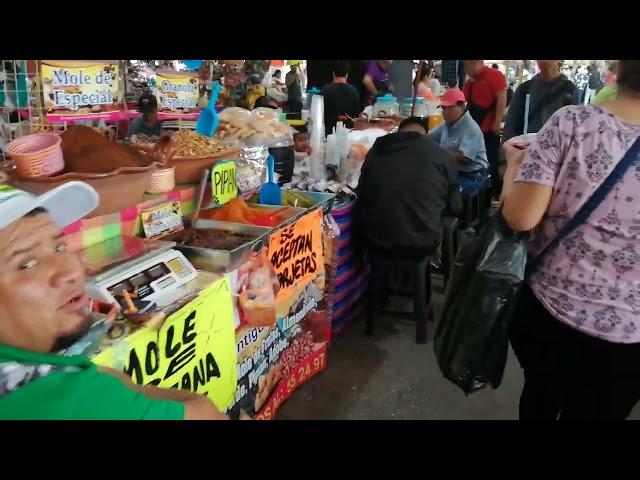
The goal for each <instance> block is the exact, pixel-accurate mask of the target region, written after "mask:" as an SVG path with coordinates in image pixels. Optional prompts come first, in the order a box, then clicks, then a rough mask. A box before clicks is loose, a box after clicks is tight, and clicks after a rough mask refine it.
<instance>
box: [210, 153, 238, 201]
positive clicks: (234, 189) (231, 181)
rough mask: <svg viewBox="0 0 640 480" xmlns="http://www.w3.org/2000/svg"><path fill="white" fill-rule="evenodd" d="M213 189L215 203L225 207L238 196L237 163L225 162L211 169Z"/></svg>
mask: <svg viewBox="0 0 640 480" xmlns="http://www.w3.org/2000/svg"><path fill="white" fill-rule="evenodd" d="M211 189H212V193H213V196H212V198H213V203H214V204H216V205H224V204H225V203H227V202H228V201H229V200H231V199H233V198H236V197H237V196H238V185H237V184H236V162H234V161H233V160H223V161H221V162H218V163H216V164H215V165H214V166H213V168H212V169H211Z"/></svg>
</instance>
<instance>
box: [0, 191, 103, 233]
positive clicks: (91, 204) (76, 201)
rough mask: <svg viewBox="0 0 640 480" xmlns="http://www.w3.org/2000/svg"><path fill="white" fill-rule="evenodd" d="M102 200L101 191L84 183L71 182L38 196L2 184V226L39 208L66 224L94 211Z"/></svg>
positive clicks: (0, 217) (0, 213)
mask: <svg viewBox="0 0 640 480" xmlns="http://www.w3.org/2000/svg"><path fill="white" fill-rule="evenodd" d="M99 203H100V196H99V195H98V192H96V191H95V190H94V188H93V187H92V186H91V185H88V184H86V183H84V182H68V183H65V184H64V185H60V186H59V187H56V188H54V189H53V190H49V191H48V192H46V193H43V194H42V195H40V196H37V197H36V196H35V195H33V194H31V193H29V192H25V191H23V190H19V189H17V188H15V187H12V186H10V185H0V228H4V227H6V226H7V225H9V224H11V223H13V222H15V221H16V220H19V219H20V218H22V217H24V216H25V215H26V214H27V213H29V212H30V211H32V210H34V209H36V208H38V207H40V208H43V209H45V210H46V211H47V213H48V214H49V216H50V217H51V219H52V220H53V221H54V222H55V223H56V224H57V225H58V226H60V227H66V226H67V225H69V224H71V223H73V222H75V221H76V220H80V219H81V218H82V217H84V216H85V215H87V214H89V213H91V212H92V211H93V210H95V208H96V207H97V206H98V204H99Z"/></svg>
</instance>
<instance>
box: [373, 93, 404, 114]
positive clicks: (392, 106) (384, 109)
mask: <svg viewBox="0 0 640 480" xmlns="http://www.w3.org/2000/svg"><path fill="white" fill-rule="evenodd" d="M399 113H400V105H399V104H398V99H397V98H396V97H394V96H393V95H391V94H390V93H387V94H386V95H384V96H382V97H378V100H377V101H376V104H375V105H374V106H373V118H385V117H393V116H397V115H398V114H399Z"/></svg>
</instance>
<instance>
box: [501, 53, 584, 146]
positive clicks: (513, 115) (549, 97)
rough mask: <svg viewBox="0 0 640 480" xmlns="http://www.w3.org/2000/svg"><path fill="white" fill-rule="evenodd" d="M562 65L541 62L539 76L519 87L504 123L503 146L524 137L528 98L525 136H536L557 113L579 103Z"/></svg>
mask: <svg viewBox="0 0 640 480" xmlns="http://www.w3.org/2000/svg"><path fill="white" fill-rule="evenodd" d="M560 64H561V60H538V67H540V73H538V74H537V75H536V76H535V77H533V78H532V79H531V80H529V81H526V82H524V83H523V84H522V85H520V86H519V87H518V89H517V90H516V93H515V94H514V95H513V99H512V101H511V105H510V106H509V111H508V112H507V118H506V119H505V122H504V130H503V132H502V142H503V143H504V142H506V141H507V140H509V139H510V138H513V137H517V136H518V135H522V134H523V133H525V132H524V128H525V111H526V104H527V95H529V110H528V113H527V123H528V125H527V132H526V133H537V132H538V131H539V130H540V129H541V128H542V127H543V126H544V124H545V123H547V120H549V118H550V117H551V115H553V114H554V113H555V112H556V111H557V110H560V109H561V108H562V107H565V106H567V105H576V104H578V103H580V102H579V99H578V90H577V88H576V86H575V85H574V84H573V82H572V81H571V80H569V79H568V78H567V77H565V76H564V75H563V74H562V73H560Z"/></svg>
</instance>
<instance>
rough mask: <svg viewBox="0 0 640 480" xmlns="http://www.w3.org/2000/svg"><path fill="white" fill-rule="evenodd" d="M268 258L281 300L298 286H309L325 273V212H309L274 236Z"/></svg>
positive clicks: (270, 241)
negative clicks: (323, 237)
mask: <svg viewBox="0 0 640 480" xmlns="http://www.w3.org/2000/svg"><path fill="white" fill-rule="evenodd" d="M269 258H270V259H271V263H272V264H273V266H274V268H275V269H276V273H277V275H278V280H279V282H280V291H279V292H278V298H282V297H285V296H286V295H287V294H288V292H289V291H290V290H292V289H294V288H296V286H304V285H306V284H307V283H308V282H309V281H310V280H311V279H312V278H314V277H315V276H316V275H318V273H320V272H322V271H324V261H323V255H322V210H320V209H316V210H313V211H312V212H309V213H308V214H307V215H305V216H304V217H302V218H300V219H299V220H298V221H297V222H295V223H293V224H291V225H289V226H287V227H284V228H281V229H280V230H277V231H276V232H274V233H272V234H271V236H270V238H269Z"/></svg>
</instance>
